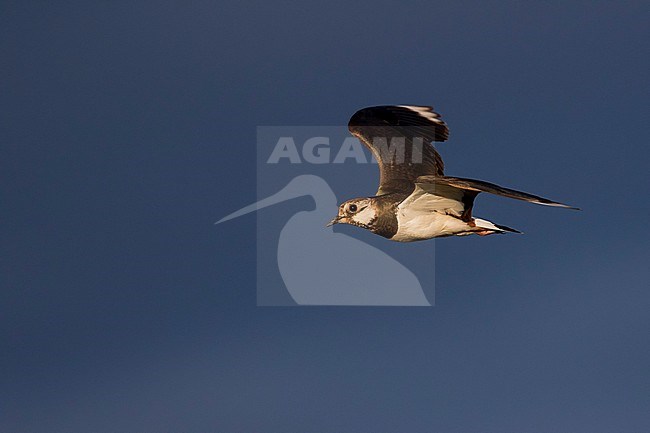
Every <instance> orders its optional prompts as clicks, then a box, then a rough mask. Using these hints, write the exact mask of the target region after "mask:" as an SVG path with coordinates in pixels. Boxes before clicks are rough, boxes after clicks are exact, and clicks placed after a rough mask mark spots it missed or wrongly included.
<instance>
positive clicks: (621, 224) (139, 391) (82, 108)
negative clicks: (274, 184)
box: [0, 1, 650, 433]
mask: <svg viewBox="0 0 650 433" xmlns="http://www.w3.org/2000/svg"><path fill="white" fill-rule="evenodd" d="M450 3H451V2H445V3H442V2H435V3H434V2H424V1H423V2H415V1H409V2H390V1H386V2H368V3H365V4H361V5H358V4H357V5H353V4H348V3H346V2H340V3H339V2H320V3H313V4H303V3H299V4H293V3H289V2H287V3H279V2H269V3H267V2H250V3H248V2H237V3H234V2H233V3H232V4H224V3H218V2H191V3H189V4H186V3H182V2H144V1H142V2H136V3H133V2H78V3H72V2H64V3H61V4H55V3H48V2H3V3H2V5H1V6H0V68H1V69H0V76H1V77H2V78H1V79H0V94H1V98H0V128H1V130H0V139H1V146H2V147H1V152H2V154H1V159H0V164H1V167H0V176H1V179H2V180H1V182H2V183H1V185H2V192H1V194H2V195H1V212H2V214H1V216H0V236H1V238H0V245H1V248H2V253H1V254H2V255H1V261H0V266H1V278H2V279H1V284H2V287H1V291H0V296H1V298H0V308H1V319H0V324H1V329H2V333H1V344H2V347H0V371H2V374H1V375H0V377H1V383H0V393H1V395H0V405H1V406H0V410H1V413H0V430H1V431H3V432H48V433H51V432H207V431H215V432H253V431H255V432H348V431H349V432H359V431H365V432H396V431H409V432H431V431H437V432H459V433H460V432H462V433H466V432H483V433H485V432H495V433H496V432H499V433H501V432H556V431H566V432H592V433H593V432H617V433H621V432H640V431H645V430H647V428H648V425H650V415H649V414H650V410H649V402H650V397H649V396H650V391H649V390H650V380H649V371H650V348H649V346H648V343H649V341H648V340H649V338H648V329H649V325H650V319H649V318H648V317H649V316H648V308H649V307H650V291H649V290H648V289H649V288H648V286H649V284H648V282H649V279H650V270H649V266H648V262H649V258H650V254H649V253H648V242H649V241H650V235H649V234H648V233H649V232H648V228H647V225H648V207H649V206H648V198H647V197H648V193H649V192H650V191H649V184H648V169H647V163H648V159H649V156H650V150H648V149H649V148H648V143H647V137H648V132H649V128H648V114H649V113H648V109H647V103H648V101H647V97H648V78H647V74H648V67H649V66H650V65H649V61H648V58H649V56H648V44H647V41H648V40H650V35H649V34H648V33H649V32H648V26H647V23H648V19H649V18H650V17H649V14H648V7H647V3H646V2H641V1H638V2H579V1H578V2H570V4H564V3H562V2H535V3H533V2H454V3H453V4H450ZM382 103H410V104H433V105H435V106H436V108H437V109H438V110H439V111H440V112H441V113H442V114H443V115H444V118H445V120H446V121H447V122H448V123H449V125H450V127H451V139H450V141H449V142H448V143H445V144H444V145H441V146H440V149H441V153H442V154H443V157H444V158H445V161H446V164H447V172H448V173H449V174H452V175H459V176H468V177H475V178H481V179H486V180H490V181H494V182H497V183H501V184H504V185H506V186H512V187H516V188H520V189H523V190H526V191H531V192H535V193H539V194H543V195H546V196H548V197H551V198H554V199H557V200H560V201H565V202H569V203H571V204H575V205H577V206H580V207H582V208H583V211H582V212H570V211H564V210H560V209H549V208H542V207H538V206H531V205H527V204H524V203H519V202H511V201H507V200H505V199H499V198H494V197H481V198H480V199H479V200H478V203H477V214H479V215H482V216H484V217H486V218H490V219H492V220H494V221H497V222H499V223H503V224H506V225H511V226H513V227H516V228H519V229H521V230H523V231H524V232H526V235H525V236H514V235H513V236H492V237H488V238H479V237H472V238H470V239H442V240H440V241H436V243H435V245H436V258H437V260H436V263H435V266H436V274H437V279H436V294H437V296H436V306H435V307H434V308H417V309H414V308H261V307H256V306H255V272H254V269H255V231H254V228H255V216H254V215H252V214H251V215H249V216H247V217H245V218H241V219H238V220H235V221H232V222H230V223H229V224H230V225H229V226H227V227H226V226H216V227H215V226H214V225H213V222H214V221H216V220H217V219H219V218H221V217H222V216H224V215H226V214H227V213H230V212H232V211H234V210H236V209H238V208H240V207H242V206H244V205H246V204H249V203H250V202H253V201H254V200H255V131H256V126H257V125H269V124H270V125H273V124H277V125H341V124H345V123H346V122H347V119H348V117H349V115H350V114H351V113H353V112H354V111H355V110H356V109H358V108H360V107H363V106H367V105H373V104H382ZM349 176H350V182H356V190H357V191H358V192H359V194H363V193H372V191H373V190H374V183H375V181H376V179H367V178H365V177H364V178H363V179H361V178H358V177H357V176H355V173H354V172H353V171H350V173H349ZM337 193H338V192H337ZM340 198H341V199H344V198H347V197H340ZM338 230H341V231H345V232H346V233H349V234H351V235H355V236H358V231H356V229H355V228H353V227H343V228H339V229H338ZM359 236H360V235H359ZM409 266H411V267H413V268H414V269H417V268H418V267H423V266H432V264H431V263H430V261H428V260H427V261H424V260H418V257H413V258H412V263H410V264H409Z"/></svg>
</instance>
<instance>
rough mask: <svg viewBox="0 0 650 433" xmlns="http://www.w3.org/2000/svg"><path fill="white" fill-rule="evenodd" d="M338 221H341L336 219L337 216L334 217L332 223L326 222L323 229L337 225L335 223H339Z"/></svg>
mask: <svg viewBox="0 0 650 433" xmlns="http://www.w3.org/2000/svg"><path fill="white" fill-rule="evenodd" d="M340 219H341V218H340V217H338V216H337V217H335V218H334V219H333V220H332V221H330V222H328V223H327V225H326V226H325V227H331V226H333V225H334V224H337V223H338V222H339V220H340Z"/></svg>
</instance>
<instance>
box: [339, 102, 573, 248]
mask: <svg viewBox="0 0 650 433" xmlns="http://www.w3.org/2000/svg"><path fill="white" fill-rule="evenodd" d="M348 128H349V130H350V132H351V133H352V135H354V136H355V137H357V138H358V139H359V140H361V142H362V143H363V144H364V145H365V146H366V147H368V149H370V151H371V152H372V154H373V156H374V158H375V159H376V160H377V162H378V163H379V189H378V190H377V193H376V194H375V196H373V197H362V198H354V199H351V200H348V201H346V202H344V203H343V204H341V205H340V206H339V210H338V215H337V216H336V218H334V219H333V220H332V221H330V223H329V224H328V226H329V225H332V224H351V225H354V226H357V227H361V228H364V229H367V230H370V231H371V232H373V233H375V234H378V235H380V236H383V237H385V238H388V239H390V240H392V241H398V242H412V241H420V240H425V239H431V238H436V237H444V236H465V235H470V234H477V235H480V236H486V235H491V234H494V233H508V232H514V233H521V232H519V231H517V230H515V229H512V228H509V227H506V226H503V225H499V224H494V223H492V222H490V221H487V220H483V219H479V218H475V217H473V216H472V207H473V205H474V199H475V198H476V196H477V195H478V194H479V193H481V192H488V193H490V194H496V195H501V196H504V197H509V198H514V199H517V200H524V201H528V202H530V203H536V204H541V205H545V206H555V207H563V208H569V209H577V208H574V207H572V206H569V205H566V204H562V203H558V202H555V201H552V200H549V199H546V198H543V197H539V196H536V195H532V194H528V193H525V192H521V191H516V190H513V189H508V188H504V187H501V186H498V185H495V184H493V183H489V182H484V181H482V180H474V179H465V178H460V177H449V176H445V175H444V171H443V169H444V164H443V162H442V158H441V157H440V154H439V153H438V152H437V151H436V149H435V148H434V147H433V145H432V144H431V143H432V142H434V141H436V142H442V141H445V140H447V138H448V136H449V129H448V128H447V124H446V123H445V122H444V121H443V120H442V119H441V118H440V115H439V114H438V113H435V112H434V111H433V108H432V107H423V106H415V105H384V106H377V107H367V108H363V109H361V110H359V111H357V112H356V113H354V115H353V116H352V118H351V119H350V122H349V124H348Z"/></svg>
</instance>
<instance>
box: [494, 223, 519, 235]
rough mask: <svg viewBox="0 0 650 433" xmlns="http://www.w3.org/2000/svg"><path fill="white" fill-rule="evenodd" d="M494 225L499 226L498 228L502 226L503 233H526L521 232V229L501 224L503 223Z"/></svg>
mask: <svg viewBox="0 0 650 433" xmlns="http://www.w3.org/2000/svg"><path fill="white" fill-rule="evenodd" d="M494 225H495V226H497V227H498V228H500V229H501V230H503V233H516V234H518V235H523V234H524V232H520V231H519V230H517V229H513V228H512V227H508V226H504V225H501V224H494Z"/></svg>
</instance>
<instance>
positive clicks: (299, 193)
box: [217, 105, 577, 306]
mask: <svg viewBox="0 0 650 433" xmlns="http://www.w3.org/2000/svg"><path fill="white" fill-rule="evenodd" d="M348 129H349V131H350V132H351V133H352V135H353V136H354V137H356V138H357V139H358V140H360V142H361V143H363V145H365V147H366V148H367V149H368V150H369V151H370V152H371V154H372V157H373V159H374V161H376V162H377V163H378V165H379V173H380V182H379V188H378V190H377V192H376V194H375V195H374V196H371V197H360V198H353V199H350V200H347V201H345V202H344V203H343V204H341V205H340V206H338V213H337V214H336V215H335V216H334V218H333V219H332V213H333V212H334V209H336V208H337V206H336V196H335V194H334V192H333V191H332V188H331V187H330V185H329V184H328V183H327V182H326V181H325V180H324V179H323V178H322V177H320V176H318V175H315V174H313V172H314V171H316V167H322V166H323V164H324V163H327V162H330V161H329V156H330V155H329V148H328V147H323V146H327V145H328V144H329V140H328V139H327V137H322V136H319V137H311V138H309V139H306V140H305V141H304V143H305V144H304V146H303V158H302V159H301V158H300V155H299V152H298V150H297V148H296V146H295V141H294V140H293V139H291V138H290V137H287V136H282V137H279V138H276V144H275V147H274V148H273V151H272V153H271V155H270V157H268V158H266V159H264V162H265V164H264V166H260V165H258V190H259V187H260V185H264V184H265V180H266V179H265V178H264V176H261V174H262V172H265V170H266V169H265V167H266V168H268V167H270V166H274V167H278V166H279V164H278V162H280V160H281V159H282V158H285V159H287V160H288V162H289V165H290V166H292V167H293V168H294V169H295V167H297V166H299V165H303V166H308V167H309V168H310V170H311V171H312V173H311V174H304V173H303V174H299V175H294V176H293V178H292V179H291V180H290V181H289V182H288V183H287V184H286V186H285V187H284V188H282V189H281V190H280V191H279V192H276V193H275V194H272V195H271V196H268V197H265V198H262V199H260V200H259V201H257V202H256V203H254V204H252V205H249V206H246V207H244V208H243V209H240V210H239V211H237V212H234V213H232V214H230V215H228V216H226V217H224V218H222V219H221V220H220V221H218V222H217V224H219V223H223V222H225V221H228V220H231V219H234V218H237V217H240V216H242V215H245V214H248V213H250V212H253V211H258V210H261V209H263V208H266V207H268V206H272V205H275V204H278V203H282V202H286V201H288V200H292V199H295V198H298V197H304V196H310V197H312V199H313V200H314V203H315V209H314V210H311V211H301V212H298V213H296V214H295V215H293V216H291V217H290V218H289V220H288V221H287V222H286V224H285V225H284V227H283V228H282V229H281V231H280V235H279V238H278V242H277V248H276V249H275V251H274V253H275V254H276V255H277V268H278V269H279V273H280V275H281V278H282V281H283V282H284V285H285V286H286V290H287V291H288V293H289V294H290V296H291V298H292V299H293V301H294V302H295V303H296V304H298V305H386V306H388V305H394V306H406V305H410V306H427V305H431V304H430V302H429V300H428V299H427V297H426V296H425V293H424V291H423V290H422V286H421V284H420V282H419V280H418V278H417V277H416V276H415V274H414V273H413V272H411V270H409V269H408V268H406V267H405V266H404V265H402V264H401V263H399V262H398V261H397V260H395V259H394V258H392V257H391V256H389V255H388V254H387V253H386V252H384V251H382V250H380V249H378V248H376V247H374V246H372V245H370V244H368V243H366V242H363V241H361V240H360V239H356V238H353V237H351V236H349V235H346V234H343V233H335V232H334V231H333V229H332V226H333V225H335V224H350V225H353V226H356V227H359V228H362V229H366V230H369V231H370V232H372V233H374V234H377V235H380V236H382V237H384V238H386V239H389V240H391V241H397V242H413V241H420V240H426V239H431V238H437V237H448V236H467V235H471V234H476V235H479V236H488V235H492V234H504V233H520V232H519V231H517V230H515V229H512V228H509V227H507V226H504V225H500V224H495V223H493V222H490V221H488V220H484V219H480V218H476V217H474V216H473V215H472V210H473V206H474V199H475V198H476V196H477V195H478V194H479V193H481V192H487V193H490V194H494V195H499V196H503V197H508V198H513V199H517V200H523V201H527V202H530V203H535V204H540V205H546V206H553V207H563V208H570V209H577V208H573V207H571V206H569V205H565V204H562V203H558V202H555V201H551V200H549V199H546V198H543V197H539V196H536V195H532V194H528V193H525V192H521V191H516V190H513V189H509V188H504V187H501V186H498V185H495V184H492V183H489V182H485V181H480V180H474V179H467V178H460V177H450V176H445V175H444V164H443V161H442V158H441V157H440V155H439V154H438V152H437V151H436V149H435V148H434V147H433V146H432V145H431V143H432V142H442V141H446V140H447V138H448V134H449V131H448V128H447V125H446V123H445V122H443V121H442V119H441V118H440V115H439V114H437V113H435V112H434V111H433V110H432V108H431V107H424V106H407V105H401V106H378V107H368V108H364V109H361V110H359V111H357V112H356V113H355V114H354V115H353V116H352V118H351V119H350V122H349V124H348ZM350 140H353V141H350ZM258 142H259V130H258ZM319 146H320V147H319ZM258 149H259V148H258ZM348 158H352V159H354V161H355V162H357V163H365V162H368V161H367V158H365V154H364V153H363V150H362V148H361V146H360V144H359V141H356V139H353V138H351V137H348V138H346V139H345V140H344V141H343V145H342V146H341V150H340V151H339V153H338V154H337V155H336V157H335V158H334V161H332V162H333V163H337V162H344V161H345V160H346V159H348ZM303 160H304V162H305V163H306V164H301V163H303ZM258 162H259V161H258ZM308 164H309V165H308ZM283 167H284V169H283V170H281V171H286V172H287V173H288V172H291V171H292V170H289V169H288V168H287V166H286V165H285V166H283ZM266 171H268V170H266ZM275 173H278V170H275ZM276 175H277V174H276ZM258 218H259V217H258ZM258 221H259V219H258ZM259 248H260V245H259V238H258V249H259ZM259 278H260V275H259V272H258V279H259ZM258 296H259V292H258ZM258 299H259V298H258Z"/></svg>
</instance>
